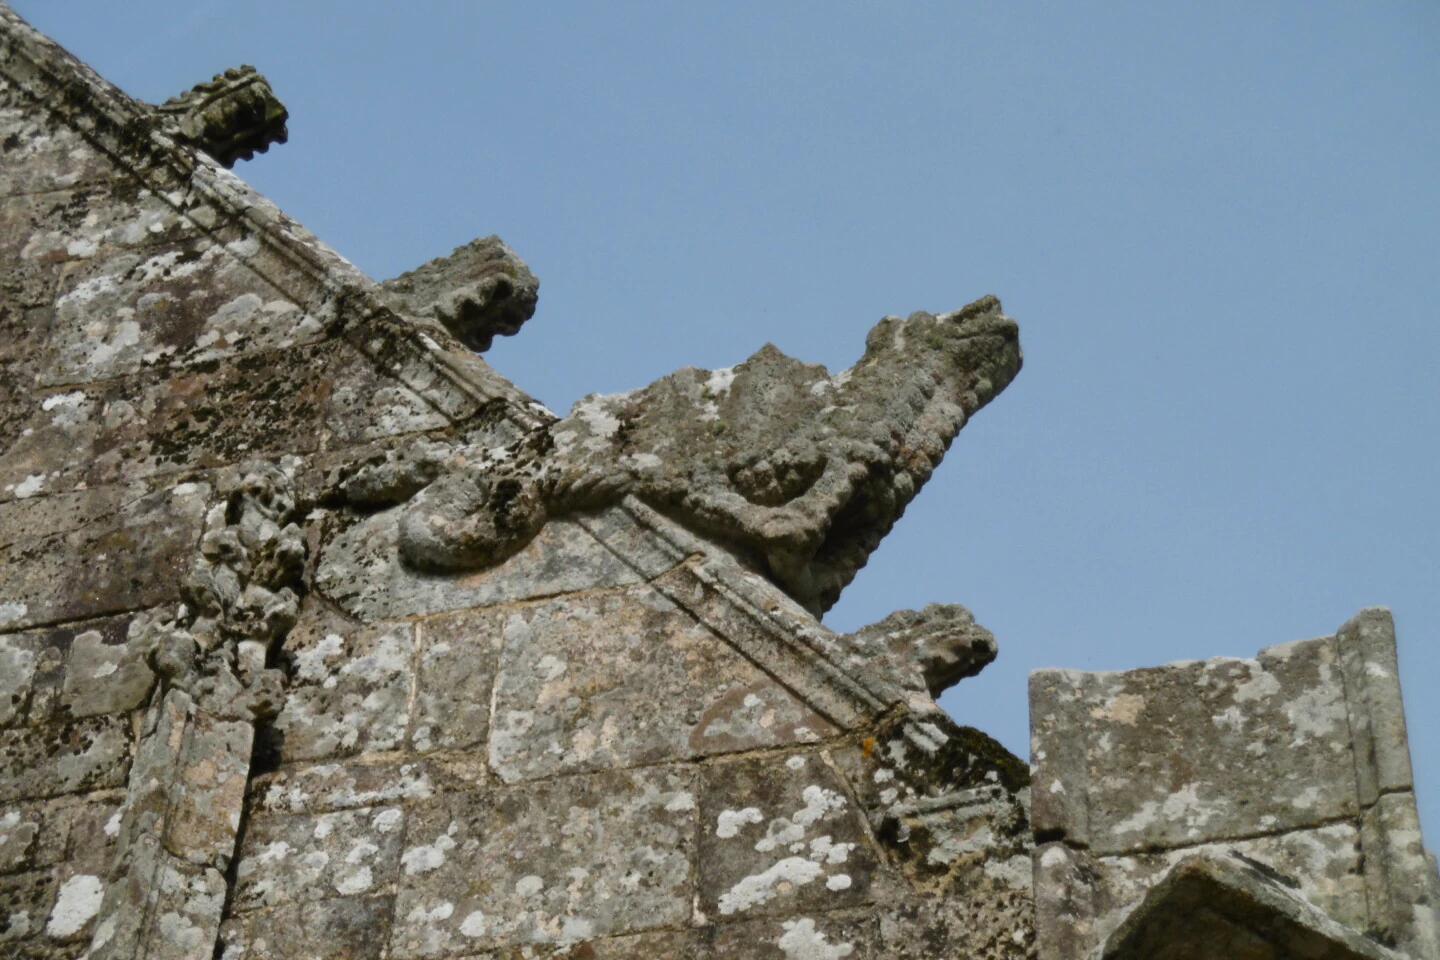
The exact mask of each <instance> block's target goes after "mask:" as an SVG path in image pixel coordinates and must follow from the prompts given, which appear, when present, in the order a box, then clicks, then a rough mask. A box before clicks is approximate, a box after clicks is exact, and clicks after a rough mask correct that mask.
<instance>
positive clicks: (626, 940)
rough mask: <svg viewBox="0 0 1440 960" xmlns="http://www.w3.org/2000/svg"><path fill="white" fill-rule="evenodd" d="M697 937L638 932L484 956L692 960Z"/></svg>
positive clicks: (489, 959) (497, 959) (491, 959)
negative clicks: (623, 935)
mask: <svg viewBox="0 0 1440 960" xmlns="http://www.w3.org/2000/svg"><path fill="white" fill-rule="evenodd" d="M698 940H699V937H698V936H697V934H696V933H695V932H694V931H690V932H684V933H682V932H678V931H661V932H657V933H638V934H636V935H634V936H632V937H606V938H604V939H602V940H584V941H582V942H580V943H565V944H558V945H557V944H542V943H527V944H523V945H520V946H514V947H504V948H502V949H500V950H496V951H494V952H493V953H486V954H483V956H484V958H485V960H692V958H697V957H702V956H706V955H705V954H702V953H697V951H698V950H700V949H701V948H700V947H699V946H698V945H697V943H698Z"/></svg>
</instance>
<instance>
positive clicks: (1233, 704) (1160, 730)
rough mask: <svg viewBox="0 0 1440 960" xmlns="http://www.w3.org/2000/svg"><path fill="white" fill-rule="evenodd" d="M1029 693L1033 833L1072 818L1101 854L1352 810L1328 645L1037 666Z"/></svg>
mask: <svg viewBox="0 0 1440 960" xmlns="http://www.w3.org/2000/svg"><path fill="white" fill-rule="evenodd" d="M1077 688H1078V689H1077ZM1030 689H1031V716H1032V717H1034V718H1035V721H1034V723H1035V728H1034V729H1035V730H1036V731H1037V736H1038V737H1039V739H1038V741H1037V743H1036V747H1035V750H1036V753H1035V768H1036V772H1035V781H1036V787H1035V795H1036V829H1037V831H1040V832H1042V834H1043V833H1044V832H1045V831H1047V830H1060V831H1063V832H1064V833H1065V834H1066V835H1067V836H1071V831H1070V829H1069V825H1070V824H1071V823H1075V824H1076V825H1077V827H1078V826H1079V825H1080V824H1081V823H1083V824H1084V827H1083V830H1084V831H1085V832H1084V834H1083V836H1084V838H1086V840H1088V843H1089V844H1090V847H1091V849H1092V850H1094V851H1095V852H1096V853H1097V854H1110V853H1123V852H1126V851H1137V850H1144V849H1152V848H1156V847H1162V848H1163V847H1174V846H1180V845H1185V844H1193V843H1199V842H1204V841H1207V840H1218V839H1221V838H1225V837H1244V836H1249V835H1252V834H1254V833H1255V832H1257V831H1260V830H1264V831H1277V830H1287V829H1294V828H1297V827H1302V826H1308V825H1311V824H1315V823H1322V822H1325V821H1327V820H1333V819H1336V818H1339V817H1349V816H1354V815H1355V814H1356V813H1358V812H1359V800H1358V794H1357V790H1356V780H1355V764H1354V761H1353V759H1352V755H1351V749H1350V747H1351V742H1350V733H1349V722H1348V718H1347V709H1346V702H1345V691H1344V686H1343V683H1342V682H1341V670H1340V662H1339V655H1338V650H1337V649H1336V646H1335V643H1334V640H1333V639H1332V638H1329V637H1326V638H1322V639H1319V640H1309V641H1299V642H1296V643H1290V644H1283V645H1281V646H1278V647H1270V648H1267V649H1266V650H1263V651H1261V653H1260V654H1259V656H1258V657H1257V658H1255V659H1253V660H1241V659H1225V658H1216V659H1213V660H1207V661H1204V662H1199V661H1189V662H1183V663H1176V664H1170V665H1168V666H1164V667H1155V668H1152V669H1145V670H1132V671H1128V672H1124V673H1094V674H1084V675H1081V676H1078V677H1077V676H1076V675H1074V674H1072V673H1069V672H1059V673H1056V672H1052V671H1039V672H1037V673H1036V674H1035V675H1034V676H1033V678H1032V680H1031V688H1030ZM1076 713H1079V714H1081V715H1080V716H1074V714H1076ZM1071 721H1078V723H1074V725H1070V723H1071ZM1086 765H1088V768H1089V769H1085V768H1086ZM1074 804H1083V805H1084V812H1083V814H1081V813H1079V812H1078V811H1075V810H1074V809H1073V805H1074ZM1042 814H1043V819H1042ZM1071 839H1072V840H1075V841H1077V842H1086V841H1085V840H1082V839H1081V837H1078V836H1072V837H1071Z"/></svg>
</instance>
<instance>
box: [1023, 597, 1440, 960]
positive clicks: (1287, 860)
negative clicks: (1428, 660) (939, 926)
mask: <svg viewBox="0 0 1440 960" xmlns="http://www.w3.org/2000/svg"><path fill="white" fill-rule="evenodd" d="M1030 705H1031V724H1032V736H1033V760H1034V764H1035V770H1034V772H1035V784H1036V787H1035V830H1036V837H1037V841H1038V842H1037V847H1036V898H1037V908H1038V914H1039V915H1038V919H1037V923H1038V926H1039V933H1040V946H1041V955H1042V956H1046V957H1072V956H1073V957H1081V956H1085V955H1086V953H1087V952H1088V951H1089V950H1090V949H1091V948H1092V947H1094V946H1095V945H1096V944H1097V943H1099V942H1100V941H1101V940H1102V939H1103V938H1104V937H1105V936H1106V934H1108V933H1109V932H1110V931H1111V930H1113V929H1114V928H1115V927H1116V926H1117V925H1118V924H1119V923H1120V922H1121V921H1122V920H1123V919H1124V918H1125V916H1126V914H1127V913H1128V912H1129V911H1130V910H1131V909H1132V908H1133V907H1134V906H1135V904H1136V903H1137V902H1139V901H1140V900H1141V898H1142V897H1143V896H1144V895H1145V893H1146V891H1147V890H1148V889H1149V888H1150V887H1151V886H1152V885H1153V884H1155V883H1156V882H1157V881H1158V880H1159V879H1160V878H1161V877H1162V876H1164V875H1165V874H1166V872H1167V871H1168V870H1170V868H1171V867H1173V866H1174V865H1176V864H1177V863H1179V862H1180V861H1182V860H1184V859H1186V858H1189V857H1192V856H1194V855H1196V854H1200V853H1212V854H1217V855H1221V856H1224V855H1227V854H1228V853H1230V852H1232V851H1233V852H1236V853H1239V854H1241V855H1242V856H1244V857H1245V858H1247V859H1248V860H1249V861H1250V862H1253V863H1257V864H1260V865H1262V867H1263V868H1264V869H1265V870H1267V871H1269V872H1270V873H1271V874H1272V875H1274V876H1279V877H1282V878H1284V882H1285V883H1286V884H1287V885H1289V886H1290V887H1292V888H1293V889H1294V890H1295V891H1297V892H1298V893H1299V894H1300V895H1301V896H1303V897H1304V898H1305V899H1306V900H1308V901H1310V902H1311V903H1313V904H1315V905H1316V906H1318V907H1319V908H1321V909H1322V910H1323V911H1325V913H1327V914H1328V915H1329V916H1330V917H1332V918H1333V919H1335V920H1337V921H1339V922H1340V923H1341V924H1344V925H1345V926H1347V927H1349V928H1351V929H1353V930H1357V931H1360V932H1362V933H1364V934H1367V935H1369V936H1370V937H1372V938H1373V939H1374V940H1375V941H1377V942H1379V943H1382V944H1388V945H1392V946H1398V947H1399V948H1400V949H1401V950H1403V951H1404V952H1406V953H1407V954H1409V955H1411V956H1414V957H1417V958H1421V957H1423V958H1430V957H1436V956H1440V881H1437V878H1436V876H1435V873H1434V867H1433V865H1432V864H1431V862H1430V861H1429V860H1428V859H1427V856H1426V853H1425V849H1424V847H1423V845H1422V844H1421V840H1420V828H1419V820H1418V815H1417V812H1416V807H1415V796H1414V785H1413V782H1412V779H1411V774H1410V758H1409V753H1408V749H1407V747H1406V736H1405V716H1404V711H1403V708H1402V706H1401V702H1400V685H1399V675H1398V669H1397V664H1396V658H1395V632H1394V624H1393V622H1392V621H1391V619H1390V614H1389V611H1386V610H1384V609H1380V608H1374V609H1369V610H1364V611H1361V613H1360V614H1359V615H1358V616H1356V617H1355V618H1354V619H1353V620H1351V621H1350V622H1348V623H1346V624H1345V625H1344V626H1342V627H1341V628H1340V630H1339V631H1338V632H1337V634H1336V635H1335V636H1332V637H1321V638H1319V639H1316V640H1305V641H1296V642H1294V643H1287V644H1282V645H1280V646H1275V647H1269V648H1267V649H1265V650H1262V651H1260V653H1259V654H1258V655H1257V656H1256V657H1255V658H1254V659H1233V658H1215V659H1212V660H1206V661H1203V662H1202V661H1190V662H1183V663H1175V664H1169V665H1167V666H1163V667H1156V668H1150V669H1143V670H1132V671H1126V672H1122V673H1082V672H1079V671H1073V670H1044V671H1039V672H1037V673H1036V674H1034V675H1033V676H1032V679H1031V688H1030Z"/></svg>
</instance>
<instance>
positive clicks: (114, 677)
mask: <svg viewBox="0 0 1440 960" xmlns="http://www.w3.org/2000/svg"><path fill="white" fill-rule="evenodd" d="M114 619H116V620H121V621H122V622H124V623H125V625H126V626H128V625H129V624H130V623H131V622H133V618H131V617H123V618H114ZM117 626H118V624H117ZM118 632H119V631H118V630H115V631H111V632H110V634H109V635H108V636H107V634H106V632H105V631H102V630H95V629H91V630H86V631H84V632H82V633H78V634H76V635H75V639H74V640H72V641H71V643H70V660H69V662H68V663H67V664H66V665H65V684H64V686H63V687H62V689H61V702H62V703H63V704H64V705H65V707H66V709H68V710H69V711H70V715H71V716H72V717H93V716H100V715H103V714H111V713H129V712H130V711H131V710H134V709H136V708H138V707H141V706H143V705H144V704H145V701H146V700H148V699H149V697H150V691H151V690H152V689H154V687H155V672H154V671H153V670H151V669H150V664H149V663H148V662H146V655H147V652H148V651H147V650H146V649H145V647H144V645H143V642H141V638H139V637H133V636H130V635H129V634H128V633H127V634H126V635H124V636H123V637H116V636H115V634H116V633H118ZM117 641H118V642H117Z"/></svg>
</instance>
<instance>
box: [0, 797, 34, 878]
mask: <svg viewBox="0 0 1440 960" xmlns="http://www.w3.org/2000/svg"><path fill="white" fill-rule="evenodd" d="M44 823H45V817H44V812H43V810H42V808H41V807H40V805H39V804H32V803H27V804H17V805H15V806H12V807H7V808H6V809H4V810H0V873H18V872H20V871H22V870H27V869H32V868H34V867H36V866H41V865H42V864H38V863H36V859H37V858H36V853H37V848H38V847H39V840H40V831H41V828H42V826H43V825H44Z"/></svg>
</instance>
